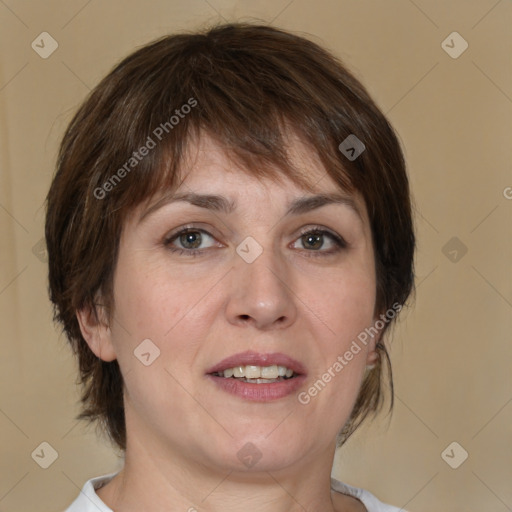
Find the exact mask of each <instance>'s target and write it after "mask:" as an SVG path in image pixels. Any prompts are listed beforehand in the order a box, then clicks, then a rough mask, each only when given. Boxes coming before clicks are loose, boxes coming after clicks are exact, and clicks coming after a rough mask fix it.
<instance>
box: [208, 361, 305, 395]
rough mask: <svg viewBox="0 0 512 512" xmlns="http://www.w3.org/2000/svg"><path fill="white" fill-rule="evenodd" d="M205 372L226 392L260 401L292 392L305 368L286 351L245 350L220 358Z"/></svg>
mask: <svg viewBox="0 0 512 512" xmlns="http://www.w3.org/2000/svg"><path fill="white" fill-rule="evenodd" d="M206 375H207V376H208V377H210V378H211V379H212V380H213V382H215V384H217V385H218V386H219V387H220V388H221V389H222V390H224V391H227V392H228V393H231V394H234V395H238V396H240V397H242V398H244V399H248V400H252V401H259V402H263V401H269V400H275V399H278V398H282V397H284V396H286V395H289V394H290V393H292V392H293V391H295V390H296V389H297V388H298V387H300V386H301V385H302V383H303V382H304V380H305V378H306V370H305V368H304V366H303V365H302V364H301V363H299V362H298V361H296V360H295V359H293V358H291V357H289V356H287V355H286V354H280V353H272V354H259V353H257V352H252V351H247V352H243V353H240V354H236V355H234V356H231V357H228V358H226V359H223V360H222V361H220V362H219V363H217V364H216V365H215V366H213V367H212V368H210V369H209V370H207V372H206Z"/></svg>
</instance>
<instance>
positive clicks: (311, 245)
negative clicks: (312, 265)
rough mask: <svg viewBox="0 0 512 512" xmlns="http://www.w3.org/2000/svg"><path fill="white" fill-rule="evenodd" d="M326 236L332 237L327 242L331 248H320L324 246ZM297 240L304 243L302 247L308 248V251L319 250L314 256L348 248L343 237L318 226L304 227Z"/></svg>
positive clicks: (326, 254)
mask: <svg viewBox="0 0 512 512" xmlns="http://www.w3.org/2000/svg"><path fill="white" fill-rule="evenodd" d="M326 238H327V239H330V243H328V244H327V245H330V249H329V248H328V249H327V250H320V249H322V248H323V247H324V245H325V239H326ZM297 241H300V242H301V243H302V247H303V248H305V249H307V252H318V254H314V256H328V255H330V254H335V253H338V252H340V251H341V250H343V249H346V248H347V243H346V242H345V240H344V239H343V238H341V237H340V236H339V235H336V234H334V233H332V232H330V231H328V230H326V229H323V228H321V227H318V226H315V227H313V228H311V227H309V228H304V229H303V230H302V231H301V236H300V238H298V239H297ZM295 243H297V242H295Z"/></svg>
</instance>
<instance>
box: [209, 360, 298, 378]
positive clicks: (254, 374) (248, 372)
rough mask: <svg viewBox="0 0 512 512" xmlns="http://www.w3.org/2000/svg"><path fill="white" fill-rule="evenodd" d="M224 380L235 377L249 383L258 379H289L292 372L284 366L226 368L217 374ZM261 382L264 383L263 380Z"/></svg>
mask: <svg viewBox="0 0 512 512" xmlns="http://www.w3.org/2000/svg"><path fill="white" fill-rule="evenodd" d="M219 374H220V375H221V376H222V375H224V377H225V378H228V379H229V378H230V377H236V378H244V377H245V378H247V379H248V380H249V382H250V381H251V380H252V379H254V381H257V380H260V379H269V380H274V379H278V378H279V377H287V378H290V377H291V376H292V375H293V370H290V369H289V368H286V366H278V365H276V364H274V365H272V366H256V365H252V364H251V365H246V366H234V367H233V368H227V369H225V370H224V371H223V372H219ZM263 382H265V381H264V380H263Z"/></svg>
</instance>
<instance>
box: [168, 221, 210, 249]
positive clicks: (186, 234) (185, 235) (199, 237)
mask: <svg viewBox="0 0 512 512" xmlns="http://www.w3.org/2000/svg"><path fill="white" fill-rule="evenodd" d="M205 238H211V239H212V240H213V239H214V238H213V236H212V235H210V233H208V232H207V231H204V230H203V229H198V228H193V227H186V228H184V229H182V230H180V231H178V232H177V233H175V234H172V235H170V237H168V238H166V240H165V241H164V245H165V246H166V247H167V249H169V250H170V251H171V252H177V253H179V254H187V256H197V255H199V254H202V253H203V250H202V249H207V248H208V247H202V248H200V246H201V244H202V243H203V242H204V239H205ZM174 242H176V243H179V244H180V245H181V247H174V246H173V243H174Z"/></svg>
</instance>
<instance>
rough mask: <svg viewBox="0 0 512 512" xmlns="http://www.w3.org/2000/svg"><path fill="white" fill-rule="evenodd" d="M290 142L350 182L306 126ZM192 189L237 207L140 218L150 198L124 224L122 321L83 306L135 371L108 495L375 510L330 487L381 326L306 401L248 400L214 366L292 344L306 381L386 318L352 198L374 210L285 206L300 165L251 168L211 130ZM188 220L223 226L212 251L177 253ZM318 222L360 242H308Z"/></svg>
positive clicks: (87, 329)
mask: <svg viewBox="0 0 512 512" xmlns="http://www.w3.org/2000/svg"><path fill="white" fill-rule="evenodd" d="M289 153H290V157H291V161H292V162H293V163H294V165H295V166H296V167H297V168H300V169H301V170H303V171H304V172H307V173H308V174H309V175H310V176H311V179H312V182H313V183H315V189H316V192H317V193H320V192H328V193H330V192H339V187H338V186H337V185H336V184H335V182H334V181H332V180H331V178H330V177H329V176H328V175H327V174H326V172H325V169H324V168H323V166H322V165H321V163H320V162H319V161H318V160H317V159H316V157H315V156H314V155H313V154H312V152H311V151H310V150H308V149H307V148H306V147H305V146H304V145H303V144H302V143H301V142H300V141H299V140H298V139H296V138H293V137H290V146H289ZM179 191H184V192H191V191H194V192H196V193H208V194H219V195H223V196H225V197H227V198H229V199H233V200H235V201H236V204H237V207H236V210H235V211H234V212H233V213H230V214H225V213H221V212H213V211H210V210H207V209H204V208H200V207H198V206H194V205H191V204H189V203H185V202H176V203H170V204H166V205H165V206H162V207H161V208H160V209H158V210H156V211H155V212H153V213H152V214H151V215H149V216H147V217H145V219H144V220H143V221H142V222H140V223H138V222H137V221H138V218H139V217H140V215H141V213H142V212H143V211H144V209H145V207H146V205H141V206H140V207H139V208H137V209H136V210H134V212H133V215H131V216H130V217H129V218H128V219H127V221H126V223H125V225H124V229H123V232H122V235H121V240H120V251H119V258H118V262H117V266H116V269H115V274H114V303H115V313H114V321H113V322H111V323H110V325H108V324H109V322H108V321H107V319H106V317H105V316H104V315H101V314H100V321H99V322H98V321H96V320H95V317H94V315H93V314H92V313H91V311H88V310H82V311H78V312H77V316H78V319H79V322H80V326H81V329H82V333H83V336H84V338H85V340H86V341H87V343H88V344H89V346H90V348H91V350H92V351H93V352H94V353H95V354H96V355H97V356H98V357H101V358H102V359H104V360H105V361H111V360H113V359H116V358H117V359H118V361H119V364H120V368H121V371H122V373H123V377H124V381H125V394H124V400H125V414H126V425H127V449H126V454H125V465H124V468H123V470H122V471H121V472H120V473H119V475H118V476H116V477H115V478H114V479H113V480H112V481H111V482H110V483H108V484H107V485H106V486H104V487H103V488H101V489H100V490H98V491H97V492H98V495H99V496H100V498H101V499H102V500H103V501H104V502H105V503H106V504H107V505H108V506H109V507H110V508H112V509H113V510H116V512H131V511H140V510H151V511H153V510H154V511H157V510H158V511H160V510H177V511H183V512H185V511H188V510H190V512H192V510H193V509H195V510H197V511H203V510H205V511H206V510H208V511H219V510H222V511H223V512H230V511H235V510H237V511H239V510H258V511H262V512H270V511H272V512H290V511H299V510H300V511H304V510H307V511H317V510H322V511H326V512H333V511H338V512H340V511H364V510H365V507H364V506H363V505H362V503H361V502H359V501H358V500H356V499H354V498H351V497H348V496H345V495H343V494H341V493H335V492H332V491H331V489H330V474H331V468H332V464H333V458H334V453H335V438H336V434H337V433H338V431H339V429H340V428H341V426H342V425H343V424H344V423H345V422H346V421H347V419H348V418H349V415H350V412H351V410H352V408H353V405H354V403H355V400H356V398H357V395H358V392H359V388H360V385H361V382H362V378H363V376H364V372H365V367H366V365H371V364H373V363H374V362H375V359H376V357H377V354H376V352H375V343H376V342H377V337H375V338H374V339H373V340H372V341H371V342H370V343H368V345H366V346H365V347H363V350H361V352H359V353H358V354H357V355H355V356H354V358H353V359H352V360H351V361H350V363H349V364H348V365H347V366H345V367H344V368H343V371H341V372H339V373H337V374H336V377H334V378H333V379H332V380H331V382H330V383H328V384H327V385H326V387H325V388H324V389H323V390H322V391H321V392H320V393H318V395H317V396H315V397H313V398H312V399H311V401H310V403H309V404H307V405H303V404H301V403H299V401H298V400H297V393H293V394H291V395H289V396H287V397H285V398H281V399H279V400H276V401H273V402H266V403H256V402H251V401H247V400H244V399H242V398H239V397H237V396H233V395H230V394H227V393H226V392H225V391H223V390H221V389H219V388H218V387H217V386H216V385H214V384H213V383H212V382H210V379H208V378H207V377H206V375H205V373H206V370H207V369H208V368H209V367H211V366H213V365H214V364H216V363H217V362H219V361H221V360H222V359H224V358H225V357H227V356H230V355H233V354H236V353H238V352H243V351H246V350H248V349H252V350H255V351H258V352H283V353H285V354H288V355H290V356H291V357H293V358H295V359H297V360H299V361H300V362H302V364H304V365H305V367H306V369H307V374H308V377H307V381H306V383H305V384H304V386H303V387H302V388H301V389H300V390H299V391H304V390H307V389H308V388H309V387H310V386H311V385H312V383H313V382H315V381H316V380H317V379H318V377H319V376H320V375H321V374H323V373H324V372H325V371H326V370H327V369H328V368H329V367H332V365H333V363H334V362H335V361H336V359H337V357H338V356H339V355H343V354H344V353H345V352H346V351H347V350H348V348H349V347H350V345H351V343H352V341H353V340H354V339H355V338H356V337H357V335H358V333H360V332H361V331H363V330H364V329H365V328H366V327H369V326H371V325H373V324H374V322H375V319H376V318H377V317H374V307H375V298H376V296H375V293H376V276H375V264H374V249H373V245H372V237H371V230H370V224H369V220H368V215H367V211H366V207H365V204H364V201H363V200H362V198H361V197H360V196H352V198H353V200H354V201H355V203H356V206H357V207H358V210H359V212H360V214H361V217H359V216H358V215H357V214H356V213H355V212H354V211H353V210H351V209H350V208H349V207H348V206H346V205H344V204H329V205H325V206H322V207H321V208H318V209H315V210H312V211H310V212H307V213H302V214H300V215H290V216H285V215H284V212H285V210H286V206H287V205H288V203H289V202H290V201H291V200H293V199H295V198H297V197H301V196H305V195H311V193H309V192H306V191H304V190H303V189H301V188H300V187H299V186H298V185H296V184H295V183H294V182H292V181H289V180H288V179H284V178H283V180H282V182H281V183H276V182H275V181H269V180H267V179H264V180H258V179H256V178H255V177H253V176H250V175H249V174H247V173H244V172H240V169H239V168H238V167H237V164H235V163H234V162H233V161H231V160H230V159H228V158H227V157H226V154H225V152H224V151H223V150H222V148H221V147H219V146H218V145H217V144H216V143H215V142H213V140H211V139H210V138H208V137H207V136H203V137H202V138H201V140H200V141H199V143H198V144H196V145H195V146H194V150H193V151H191V152H190V158H189V159H188V164H187V165H186V175H185V180H184V181H183V182H181V185H180V188H179ZM157 199H158V198H154V200H153V201H151V203H154V202H156V200H157ZM189 224H193V227H194V228H196V229H199V228H200V229H203V230H205V231H207V232H208V233H209V234H210V235H211V236H210V235H207V234H204V233H201V234H200V235H199V236H197V232H196V238H199V237H201V236H202V238H201V239H200V241H199V242H197V243H198V244H199V248H200V249H203V250H204V252H203V254H200V255H198V256H196V257H191V256H189V255H187V254H184V255H180V254H179V253H177V252H175V253H173V252H171V250H170V247H174V248H181V249H183V248H185V247H186V248H189V250H191V249H190V247H191V246H192V245H193V244H190V243H189V244H188V245H186V244H187V238H185V237H184V236H182V237H181V239H180V237H179V236H178V237H177V238H174V241H171V245H170V246H169V245H167V246H166V245H165V240H166V239H168V238H169V235H171V234H173V233H175V232H176V231H178V230H179V228H183V227H185V226H186V227H188V225H189ZM315 226H320V227H322V228H326V229H327V230H330V231H332V232H334V233H335V234H338V235H340V236H341V237H343V238H344V239H345V240H346V242H347V243H348V247H347V248H341V249H340V250H339V251H338V252H332V253H331V254H328V255H325V256H322V254H327V253H328V252H330V251H331V250H334V249H335V248H336V244H335V243H334V241H333V240H332V239H331V238H330V237H329V236H328V235H324V237H323V238H322V239H321V240H323V245H322V246H321V247H320V248H317V249H315V248H311V247H310V246H309V245H308V240H307V237H303V236H302V235H301V232H300V230H301V228H304V227H305V228H308V230H309V228H311V230H314V228H315ZM247 236H251V237H253V238H254V239H255V240H256V241H257V242H258V243H259V244H260V246H261V247H262V248H263V252H262V254H261V255H260V256H259V257H258V258H257V259H256V260H255V261H254V262H252V263H247V262H246V261H244V260H243V259H242V258H241V257H240V256H239V255H238V254H237V252H236V250H235V249H236V247H237V246H238V244H240V243H241V242H242V241H243V240H244V239H245V238H246V237H247ZM305 238H306V239H305ZM309 243H311V242H309ZM184 244H185V245H184ZM313 245H315V244H313ZM192 250H193V249H192ZM196 250H197V249H196ZM100 313H101V311H100ZM147 338H149V339H151V340H152V342H153V343H154V344H155V345H156V346H158V348H159V350H160V356H159V357H158V358H157V359H155V360H154V362H153V363H151V364H150V365H149V366H145V365H144V364H142V363H141V362H140V361H139V359H137V358H136V357H135V356H134V350H135V349H136V348H137V346H138V345H139V344H140V343H141V341H142V340H144V339H147ZM246 443H252V444H253V445H255V446H256V447H257V449H258V450H259V452H260V453H261V459H260V460H259V461H258V462H257V463H256V464H255V465H254V466H252V467H250V468H248V467H246V466H244V465H243V464H242V463H241V462H240V460H239V459H238V457H237V452H238V451H239V450H240V449H241V448H242V447H243V446H244V445H245V444H246ZM192 507H193V508H192Z"/></svg>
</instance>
